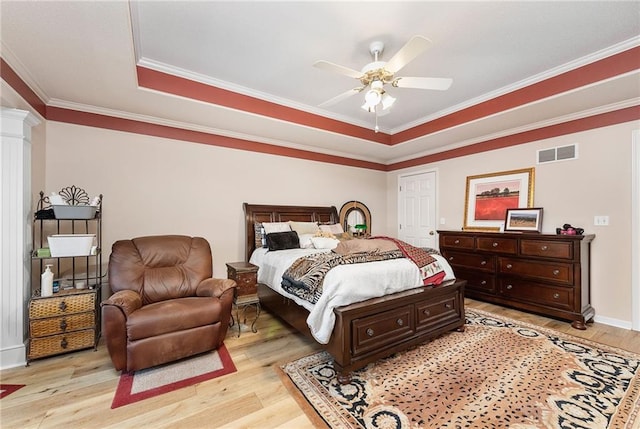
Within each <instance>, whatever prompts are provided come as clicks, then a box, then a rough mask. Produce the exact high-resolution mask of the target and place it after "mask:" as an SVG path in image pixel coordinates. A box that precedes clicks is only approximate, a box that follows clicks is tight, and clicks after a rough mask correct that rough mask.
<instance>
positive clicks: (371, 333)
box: [367, 328, 374, 337]
mask: <svg viewBox="0 0 640 429" xmlns="http://www.w3.org/2000/svg"><path fill="white" fill-rule="evenodd" d="M373 334H374V332H373V329H371V328H369V329H367V335H368V336H370V337H373Z"/></svg>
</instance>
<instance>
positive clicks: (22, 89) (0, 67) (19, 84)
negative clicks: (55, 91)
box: [0, 57, 47, 118]
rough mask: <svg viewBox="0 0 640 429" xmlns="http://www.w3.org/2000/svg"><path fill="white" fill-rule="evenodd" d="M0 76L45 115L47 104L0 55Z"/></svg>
mask: <svg viewBox="0 0 640 429" xmlns="http://www.w3.org/2000/svg"><path fill="white" fill-rule="evenodd" d="M0 77H1V78H2V79H3V80H4V81H5V82H7V83H8V84H9V86H10V87H11V88H13V89H14V90H15V91H16V92H17V93H18V95H20V97H22V98H24V100H25V101H26V102H27V103H28V104H29V105H30V106H31V107H32V108H33V109H34V110H35V111H36V112H38V113H40V115H42V117H43V118H46V117H47V106H46V105H45V104H44V102H43V101H42V100H40V97H38V95H37V94H36V93H35V92H33V90H32V89H31V88H29V85H27V84H26V83H25V82H24V81H23V80H22V79H21V78H20V76H18V74H17V73H16V72H15V71H14V70H13V69H12V68H11V67H10V66H9V64H7V63H6V61H5V60H4V58H1V57H0Z"/></svg>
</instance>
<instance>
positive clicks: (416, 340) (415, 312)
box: [258, 280, 466, 383]
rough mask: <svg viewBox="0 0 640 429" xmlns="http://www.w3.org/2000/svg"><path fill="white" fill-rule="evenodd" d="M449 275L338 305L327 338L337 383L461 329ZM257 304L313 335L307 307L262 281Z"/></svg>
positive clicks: (460, 302) (459, 291)
mask: <svg viewBox="0 0 640 429" xmlns="http://www.w3.org/2000/svg"><path fill="white" fill-rule="evenodd" d="M465 284H466V281H464V280H452V281H449V282H445V283H443V284H442V285H439V286H437V287H431V286H425V287H418V288H415V289H410V290H407V291H404V292H399V293H395V294H393V295H387V296H384V297H380V298H373V299H369V300H367V301H363V302H359V303H355V304H351V305H347V306H343V307H338V308H336V309H335V310H334V312H335V314H336V324H335V327H334V329H333V333H332V335H331V339H330V340H329V343H328V344H324V345H322V346H323V347H324V348H325V350H327V351H328V352H329V353H330V354H331V355H332V356H333V359H334V367H335V369H336V372H337V373H338V380H339V381H340V382H341V383H348V382H350V380H351V371H354V370H356V369H359V368H362V367H364V366H366V365H367V364H369V363H371V362H375V361H376V360H378V359H380V358H383V357H386V356H389V355H391V354H393V353H396V352H399V351H402V350H406V349H407V348H409V347H412V346H414V345H417V344H421V343H424V342H425V341H427V340H430V339H432V338H435V337H437V336H439V335H441V334H443V333H445V332H448V331H452V330H459V331H464V322H465V318H464V287H465ZM258 294H259V296H260V302H261V305H262V306H263V307H265V308H266V309H267V311H269V312H270V313H272V314H273V315H275V316H277V317H279V318H280V319H282V320H284V321H285V322H287V323H288V324H290V325H291V326H293V327H294V328H296V329H297V330H298V331H300V332H302V333H304V334H305V335H307V336H308V337H310V338H312V339H313V336H312V335H311V332H310V330H309V327H308V326H307V323H306V319H307V316H308V314H309V312H308V311H307V310H306V309H305V308H303V307H301V306H299V305H298V304H296V303H295V302H293V301H292V300H290V299H287V298H285V297H283V296H282V295H279V294H278V293H276V292H275V291H273V290H272V289H271V288H269V287H268V286H266V285H262V284H259V285H258Z"/></svg>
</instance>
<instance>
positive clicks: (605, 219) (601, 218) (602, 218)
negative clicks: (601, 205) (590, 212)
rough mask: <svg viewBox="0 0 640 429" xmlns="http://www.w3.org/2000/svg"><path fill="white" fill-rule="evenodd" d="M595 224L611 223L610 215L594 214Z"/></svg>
mask: <svg viewBox="0 0 640 429" xmlns="http://www.w3.org/2000/svg"><path fill="white" fill-rule="evenodd" d="M593 224H594V225H595V226H607V225H609V216H594V217H593Z"/></svg>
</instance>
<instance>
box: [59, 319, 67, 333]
mask: <svg viewBox="0 0 640 429" xmlns="http://www.w3.org/2000/svg"><path fill="white" fill-rule="evenodd" d="M60 330H62V331H66V330H67V320H66V319H62V320H61V321H60Z"/></svg>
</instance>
